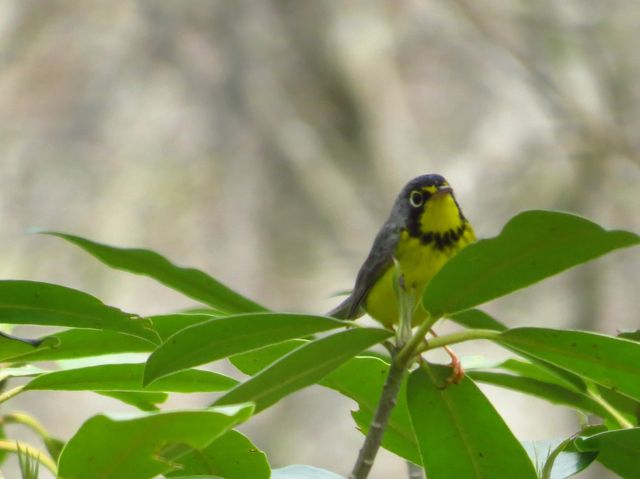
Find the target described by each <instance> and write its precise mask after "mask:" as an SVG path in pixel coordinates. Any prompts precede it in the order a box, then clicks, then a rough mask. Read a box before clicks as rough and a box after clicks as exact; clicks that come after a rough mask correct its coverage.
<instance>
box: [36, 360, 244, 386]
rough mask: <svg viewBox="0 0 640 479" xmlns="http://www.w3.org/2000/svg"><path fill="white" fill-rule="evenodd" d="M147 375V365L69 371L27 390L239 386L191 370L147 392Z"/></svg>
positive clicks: (45, 376) (47, 377)
mask: <svg viewBox="0 0 640 479" xmlns="http://www.w3.org/2000/svg"><path fill="white" fill-rule="evenodd" d="M143 373H144V363H136V364H102V365H99V366H89V367H84V368H78V369H66V370H62V371H53V372H50V373H47V374H43V375H41V376H38V377H37V378H35V379H33V380H32V381H31V382H30V383H28V384H26V385H25V390H36V389H40V390H56V391H140V392H148V391H159V392H179V393H195V392H214V391H225V390H227V389H229V388H231V387H233V386H235V385H236V384H237V381H236V380H235V379H232V378H230V377H227V376H223V375H222V374H218V373H214V372H211V371H202V370H198V369H189V370H185V371H180V372H177V373H174V374H171V375H169V376H166V377H164V378H162V379H160V380H158V381H156V382H155V383H153V384H151V385H149V386H147V387H146V388H145V387H143V386H142V376H143Z"/></svg>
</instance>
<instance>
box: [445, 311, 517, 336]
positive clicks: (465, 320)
mask: <svg viewBox="0 0 640 479" xmlns="http://www.w3.org/2000/svg"><path fill="white" fill-rule="evenodd" d="M449 319H450V320H451V321H454V322H456V323H458V324H459V325H461V326H464V327H465V328H470V329H491V330H493V331H504V330H506V329H507V327H506V326H505V325H504V324H502V323H501V322H500V321H498V320H497V319H495V318H493V317H491V316H489V315H488V314H487V313H485V312H484V311H481V310H479V309H468V310H467V311H460V312H459V313H455V314H452V315H451V316H449Z"/></svg>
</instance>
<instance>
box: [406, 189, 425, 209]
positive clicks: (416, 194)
mask: <svg viewBox="0 0 640 479" xmlns="http://www.w3.org/2000/svg"><path fill="white" fill-rule="evenodd" d="M409 203H411V206H413V207H414V208H420V207H421V206H422V203H424V197H423V196H422V193H421V192H420V191H416V190H414V191H412V192H411V194H410V195H409Z"/></svg>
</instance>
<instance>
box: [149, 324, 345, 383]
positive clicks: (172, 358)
mask: <svg viewBox="0 0 640 479" xmlns="http://www.w3.org/2000/svg"><path fill="white" fill-rule="evenodd" d="M340 327H344V323H343V322H342V321H338V320H336V319H331V318H326V317H324V316H310V315H303V314H275V313H273V314H272V313H257V314H242V315H238V316H227V317H224V318H213V319H211V320H209V321H206V322H203V323H200V324H196V325H193V326H190V327H188V328H185V329H182V330H180V331H178V332H177V333H176V334H174V335H173V336H171V337H169V338H168V339H167V340H166V342H165V343H164V344H162V346H160V347H159V348H158V349H156V350H155V351H154V352H153V353H152V354H151V356H149V359H148V361H147V367H146V370H145V377H144V379H145V384H148V383H150V382H151V381H155V380H156V379H157V378H159V377H162V376H164V375H166V374H170V373H172V372H175V371H179V370H181V369H186V368H189V367H192V366H198V365H200V364H206V363H209V362H211V361H215V360H218V359H222V358H225V357H227V356H230V355H233V354H238V353H241V352H244V351H250V350H252V349H257V348H260V347H263V346H266V345H269V344H274V343H278V342H281V341H285V340H287V339H292V338H297V337H301V336H307V335H309V334H313V333H317V332H320V331H328V330H330V329H335V328H340Z"/></svg>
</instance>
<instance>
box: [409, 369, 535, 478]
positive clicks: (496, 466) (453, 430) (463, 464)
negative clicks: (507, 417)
mask: <svg viewBox="0 0 640 479" xmlns="http://www.w3.org/2000/svg"><path fill="white" fill-rule="evenodd" d="M430 370H431V374H432V376H433V377H430V376H429V375H428V374H427V373H426V372H425V371H424V370H423V369H417V370H415V371H414V372H412V373H411V375H410V377H409V383H408V386H407V401H408V404H409V414H410V416H411V422H412V424H413V429H414V431H415V435H416V438H417V441H418V444H419V448H420V454H421V456H422V464H423V466H424V468H425V471H426V473H427V476H428V477H429V478H432V479H439V478H448V477H461V478H462V477H464V478H465V479H467V478H469V479H471V478H482V479H493V478H495V479H503V478H505V477H517V478H519V479H536V478H537V475H536V472H535V470H534V468H533V465H532V464H531V461H530V460H529V458H528V457H527V454H526V452H525V451H524V449H523V448H522V446H521V445H520V443H519V442H518V441H517V440H516V438H515V437H514V436H513V434H512V432H511V431H510V430H509V428H508V427H507V425H506V424H505V423H504V421H503V420H502V418H501V417H500V415H499V414H498V413H497V412H496V410H495V409H494V408H493V406H492V405H491V403H490V402H489V401H488V400H487V399H486V398H485V397H484V395H483V394H482V392H481V391H480V390H479V389H478V388H477V386H476V385H475V384H473V382H472V381H471V379H469V378H464V379H463V380H462V382H460V384H457V385H451V386H449V387H446V388H444V389H442V385H443V384H445V381H446V378H447V377H448V376H449V375H450V373H451V371H450V369H449V368H446V367H443V366H434V365H430Z"/></svg>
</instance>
